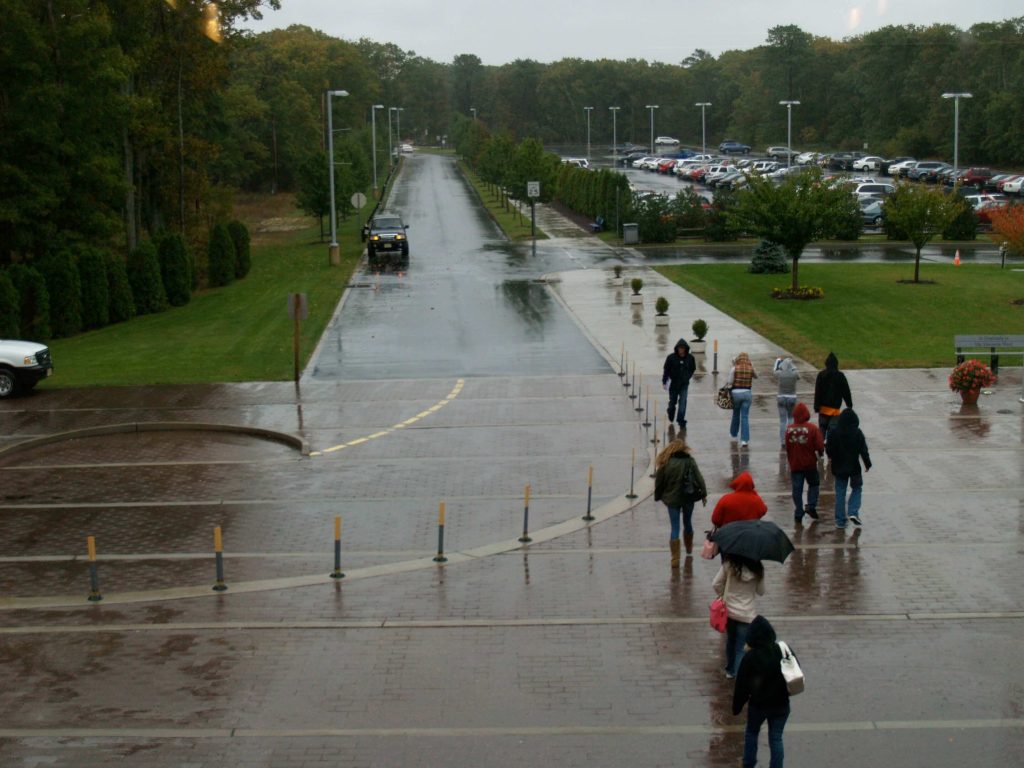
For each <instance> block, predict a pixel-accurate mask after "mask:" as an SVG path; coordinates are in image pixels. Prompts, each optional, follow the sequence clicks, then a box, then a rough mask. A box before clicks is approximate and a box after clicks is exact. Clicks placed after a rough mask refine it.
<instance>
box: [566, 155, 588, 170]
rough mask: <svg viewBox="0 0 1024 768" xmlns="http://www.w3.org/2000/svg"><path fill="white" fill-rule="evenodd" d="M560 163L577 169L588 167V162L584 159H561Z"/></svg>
mask: <svg viewBox="0 0 1024 768" xmlns="http://www.w3.org/2000/svg"><path fill="white" fill-rule="evenodd" d="M562 162H563V163H565V164H566V165H575V166H576V167H577V168H589V167H590V161H589V160H587V158H585V157H563V158H562Z"/></svg>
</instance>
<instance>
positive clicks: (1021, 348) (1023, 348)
mask: <svg viewBox="0 0 1024 768" xmlns="http://www.w3.org/2000/svg"><path fill="white" fill-rule="evenodd" d="M953 347H954V348H955V350H956V362H957V363H958V364H959V363H962V362H963V361H964V360H965V359H967V356H968V355H988V356H989V364H988V365H989V368H991V369H992V372H993V373H998V372H999V356H1000V355H1010V356H1011V357H1015V356H1017V355H1020V358H1021V366H1024V335H1019V334H1017V335H1006V336H995V335H989V336H954V337H953ZM1020 401H1021V402H1022V403H1024V381H1022V382H1021V395H1020Z"/></svg>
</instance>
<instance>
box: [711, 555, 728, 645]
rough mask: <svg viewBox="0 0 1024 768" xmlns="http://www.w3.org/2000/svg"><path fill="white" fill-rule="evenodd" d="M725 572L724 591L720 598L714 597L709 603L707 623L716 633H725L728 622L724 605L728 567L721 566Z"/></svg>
mask: <svg viewBox="0 0 1024 768" xmlns="http://www.w3.org/2000/svg"><path fill="white" fill-rule="evenodd" d="M723 567H724V568H725V569H726V570H725V589H723V590H722V596H721V597H716V598H715V599H714V600H712V601H711V606H710V610H711V614H710V616H709V617H708V621H709V622H710V624H711V628H712V629H713V630H715V631H716V632H725V627H726V625H727V623H728V621H729V608H728V606H727V605H726V604H725V599H726V598H727V597H728V596H729V567H728V566H723Z"/></svg>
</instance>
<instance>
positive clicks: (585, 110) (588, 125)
mask: <svg viewBox="0 0 1024 768" xmlns="http://www.w3.org/2000/svg"><path fill="white" fill-rule="evenodd" d="M583 111H584V112H586V113H587V162H588V163H589V162H590V113H591V112H593V111H594V108H593V107H584V108H583Z"/></svg>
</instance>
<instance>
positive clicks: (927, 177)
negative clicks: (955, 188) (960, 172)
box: [918, 163, 953, 186]
mask: <svg viewBox="0 0 1024 768" xmlns="http://www.w3.org/2000/svg"><path fill="white" fill-rule="evenodd" d="M952 175H953V166H951V165H950V164H949V163H940V164H939V167H938V168H928V169H926V170H925V171H924V173H920V174H918V180H919V181H923V182H924V183H925V184H941V183H942V180H943V178H944V177H946V176H949V177H952ZM950 186H952V179H950Z"/></svg>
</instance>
